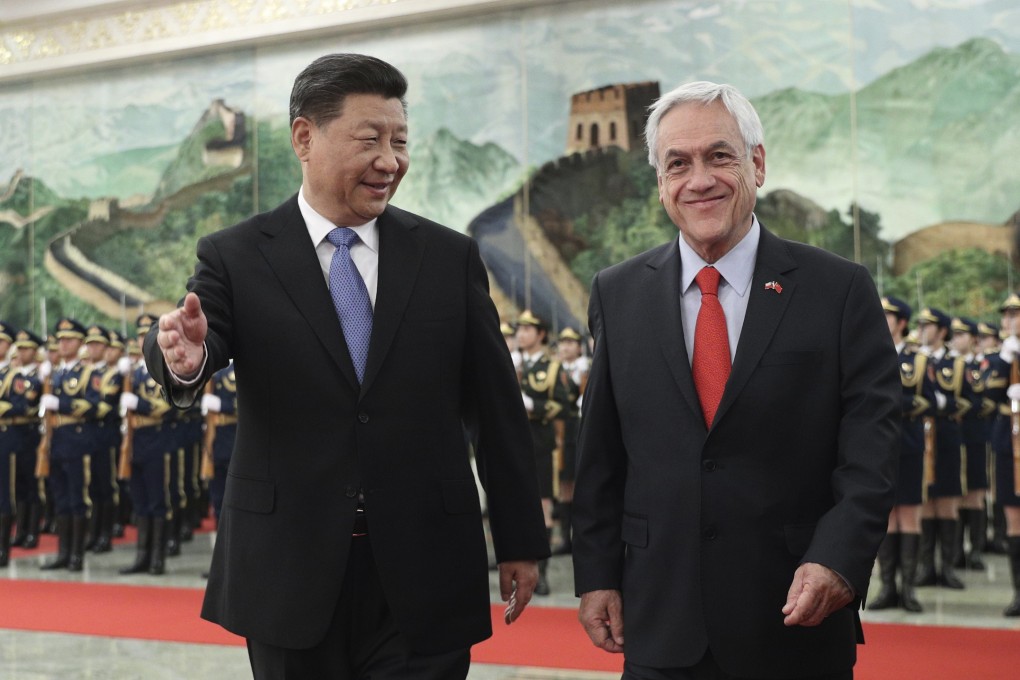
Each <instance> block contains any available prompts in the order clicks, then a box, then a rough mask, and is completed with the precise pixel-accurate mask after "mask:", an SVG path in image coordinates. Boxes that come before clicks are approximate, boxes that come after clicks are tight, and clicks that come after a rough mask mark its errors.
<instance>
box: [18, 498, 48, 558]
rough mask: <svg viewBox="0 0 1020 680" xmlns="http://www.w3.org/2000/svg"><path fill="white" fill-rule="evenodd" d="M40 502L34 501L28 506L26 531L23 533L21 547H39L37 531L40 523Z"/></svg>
mask: <svg viewBox="0 0 1020 680" xmlns="http://www.w3.org/2000/svg"><path fill="white" fill-rule="evenodd" d="M42 512H43V506H42V503H40V502H39V501H36V502H35V503H32V505H30V506H29V507H28V532H27V533H26V534H25V542H24V544H23V545H22V547H24V548H26V549H31V548H38V547H39V533H40V530H41V527H40V524H41V523H42Z"/></svg>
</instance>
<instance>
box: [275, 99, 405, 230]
mask: <svg viewBox="0 0 1020 680" xmlns="http://www.w3.org/2000/svg"><path fill="white" fill-rule="evenodd" d="M291 144H292V146H293V147H294V153H295V154H297V157H298V158H299V159H300V160H301V173H302V179H303V187H304V194H305V199H307V200H308V203H309V204H310V205H311V206H312V208H314V209H315V211H316V212H318V213H319V214H321V215H322V216H324V217H326V218H327V219H329V220H330V221H331V222H333V223H334V224H336V225H341V226H352V227H356V226H360V225H362V224H365V223H366V222H368V221H370V220H372V219H374V218H376V217H378V216H379V215H381V214H382V212H383V210H385V208H386V205H387V204H388V203H389V201H390V199H391V198H393V194H394V193H396V191H397V186H398V185H399V184H400V180H401V179H403V177H404V174H405V173H406V172H407V167H408V165H409V163H410V158H409V157H408V153H407V119H406V118H405V116H404V109H403V106H402V105H401V103H400V100H399V99H386V98H384V97H381V96H379V95H374V94H351V95H347V97H346V98H345V99H344V102H343V112H342V114H341V115H340V116H339V117H338V118H334V119H333V120H331V121H329V122H327V123H324V124H323V125H321V126H319V125H316V124H315V123H313V122H312V121H310V120H308V119H307V118H304V117H299V118H296V119H295V120H294V123H293V125H292V126H291Z"/></svg>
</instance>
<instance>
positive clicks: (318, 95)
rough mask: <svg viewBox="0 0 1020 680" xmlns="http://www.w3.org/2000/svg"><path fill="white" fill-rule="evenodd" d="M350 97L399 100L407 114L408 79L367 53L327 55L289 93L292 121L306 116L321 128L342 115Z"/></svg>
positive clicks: (315, 63) (296, 81)
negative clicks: (362, 95) (369, 96)
mask: <svg viewBox="0 0 1020 680" xmlns="http://www.w3.org/2000/svg"><path fill="white" fill-rule="evenodd" d="M349 94H377V95H379V96H381V97H384V98H386V99H399V100H400V105H401V106H402V107H403V109H404V115H405V116H406V115H407V100H406V99H405V98H404V97H405V95H406V94H407V79H406V78H404V74H403V73H401V72H400V71H399V70H397V68H396V67H394V66H392V65H391V64H388V63H386V62H385V61H383V60H382V59H377V58H375V57H369V56H367V55H364V54H327V55H326V56H324V57H319V58H318V59H316V60H315V61H313V62H312V63H311V64H309V65H308V66H306V67H305V68H304V70H303V71H301V73H299V74H298V77H297V78H295V79H294V87H293V88H292V89H291V91H290V122H291V124H293V123H294V120H295V119H296V118H298V117H299V116H300V117H304V118H307V119H308V120H310V121H312V122H313V123H314V124H315V125H318V126H322V125H325V124H327V123H329V122H330V121H331V120H333V119H335V118H339V117H340V115H341V114H342V113H343V105H344V99H345V98H346V97H347V95H349Z"/></svg>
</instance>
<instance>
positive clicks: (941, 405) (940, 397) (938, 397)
mask: <svg viewBox="0 0 1020 680" xmlns="http://www.w3.org/2000/svg"><path fill="white" fill-rule="evenodd" d="M948 403H949V399H947V398H946V395H944V394H942V393H941V392H936V393H935V406H936V407H937V408H938V410H940V411H945V410H946V404H948Z"/></svg>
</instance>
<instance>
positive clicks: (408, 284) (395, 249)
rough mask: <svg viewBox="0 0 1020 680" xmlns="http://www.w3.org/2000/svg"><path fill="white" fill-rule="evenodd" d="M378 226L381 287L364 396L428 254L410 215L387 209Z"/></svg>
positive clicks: (363, 385)
mask: <svg viewBox="0 0 1020 680" xmlns="http://www.w3.org/2000/svg"><path fill="white" fill-rule="evenodd" d="M378 225H379V287H378V290H377V293H376V303H375V311H374V313H373V317H372V339H371V342H370V343H369V346H368V360H367V362H366V364H365V380H364V382H363V383H362V385H361V394H362V395H364V394H365V393H366V392H368V390H369V388H370V387H371V386H372V382H373V381H374V380H375V377H376V375H377V374H378V373H379V368H380V367H381V366H382V363H383V359H384V358H385V357H386V353H387V352H388V351H389V348H390V345H391V344H392V343H393V337H394V336H395V335H396V333H397V328H399V327H400V320H401V319H402V318H403V316H404V309H405V308H406V307H407V301H408V300H409V299H410V297H411V291H412V290H413V289H414V283H415V280H416V279H417V278H418V270H419V269H420V267H421V262H422V257H423V256H424V254H425V243H424V241H422V239H421V238H420V237H419V235H418V232H417V227H418V223H417V221H416V220H415V219H414V218H413V216H411V215H410V214H409V213H404V212H402V211H401V212H397V211H395V210H394V209H391V208H387V209H386V211H385V212H384V213H383V214H382V215H380V216H379V222H378Z"/></svg>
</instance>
